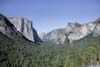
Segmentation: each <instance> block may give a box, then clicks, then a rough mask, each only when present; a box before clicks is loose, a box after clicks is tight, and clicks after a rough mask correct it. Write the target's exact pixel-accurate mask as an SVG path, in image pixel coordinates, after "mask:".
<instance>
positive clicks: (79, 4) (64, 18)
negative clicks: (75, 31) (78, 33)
mask: <svg viewBox="0 0 100 67" xmlns="http://www.w3.org/2000/svg"><path fill="white" fill-rule="evenodd" d="M0 13H2V14H4V15H5V16H8V17H17V16H18V17H26V18H28V19H30V20H32V21H33V26H34V28H35V29H36V30H37V31H38V32H49V31H51V30H53V29H56V28H62V27H65V26H66V25H67V23H68V22H74V21H77V22H79V23H86V22H89V21H93V20H95V19H96V18H98V17H100V0H0Z"/></svg>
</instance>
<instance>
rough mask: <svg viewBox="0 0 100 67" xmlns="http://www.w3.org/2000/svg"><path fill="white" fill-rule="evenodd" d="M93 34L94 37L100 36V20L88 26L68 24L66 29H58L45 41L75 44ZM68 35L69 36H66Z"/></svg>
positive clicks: (49, 34)
mask: <svg viewBox="0 0 100 67" xmlns="http://www.w3.org/2000/svg"><path fill="white" fill-rule="evenodd" d="M91 33H93V36H98V35H100V18H98V19H97V20H96V21H94V22H90V23H86V24H78V23H75V22H74V23H68V25H67V27H65V28H64V29H56V30H53V31H51V32H49V33H48V34H46V35H45V36H44V37H43V40H44V41H47V42H49V41H50V42H51V41H53V42H55V43H56V44H64V43H66V42H69V43H71V42H73V41H77V40H80V39H82V38H84V37H86V36H88V35H89V34H91ZM66 34H67V36H66Z"/></svg>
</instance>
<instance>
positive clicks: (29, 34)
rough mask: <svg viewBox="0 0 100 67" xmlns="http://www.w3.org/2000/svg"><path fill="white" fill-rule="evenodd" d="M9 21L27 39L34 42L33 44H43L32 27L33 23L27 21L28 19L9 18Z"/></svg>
mask: <svg viewBox="0 0 100 67" xmlns="http://www.w3.org/2000/svg"><path fill="white" fill-rule="evenodd" d="M8 19H9V21H10V22H11V23H12V24H14V26H15V27H16V29H17V30H18V31H19V32H20V33H22V34H23V35H24V36H25V37H26V38H27V39H29V40H31V41H33V42H42V40H41V39H40V38H39V36H38V34H37V32H36V30H35V29H34V28H33V26H32V21H30V20H28V19H26V18H23V17H22V18H18V17H11V18H8Z"/></svg>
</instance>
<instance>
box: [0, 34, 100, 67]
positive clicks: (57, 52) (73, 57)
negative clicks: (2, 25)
mask: <svg viewBox="0 0 100 67" xmlns="http://www.w3.org/2000/svg"><path fill="white" fill-rule="evenodd" d="M12 37H13V38H9V37H7V36H5V35H3V34H2V33H0V67H86V66H89V65H99V64H100V37H94V38H91V37H87V39H83V40H81V41H80V43H74V44H61V45H55V44H41V45H36V44H34V43H30V42H27V41H25V40H23V39H21V38H18V37H17V36H15V35H14V36H12Z"/></svg>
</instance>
